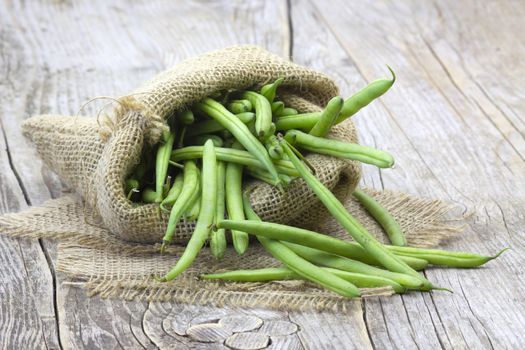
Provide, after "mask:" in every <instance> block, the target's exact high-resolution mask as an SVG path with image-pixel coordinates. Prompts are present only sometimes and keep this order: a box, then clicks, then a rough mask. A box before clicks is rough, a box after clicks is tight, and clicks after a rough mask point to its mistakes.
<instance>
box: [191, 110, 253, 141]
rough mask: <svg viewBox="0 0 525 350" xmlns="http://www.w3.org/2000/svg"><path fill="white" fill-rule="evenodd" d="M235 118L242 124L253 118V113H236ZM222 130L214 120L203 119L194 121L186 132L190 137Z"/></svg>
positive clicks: (220, 125) (222, 127)
mask: <svg viewBox="0 0 525 350" xmlns="http://www.w3.org/2000/svg"><path fill="white" fill-rule="evenodd" d="M236 116H237V118H238V119H239V120H240V121H241V122H243V123H244V124H247V123H249V122H250V121H252V120H255V114H254V113H239V114H236ZM221 130H224V126H222V124H220V123H219V122H218V121H216V120H213V119H212V120H205V121H202V122H199V123H195V124H193V125H192V127H191V128H190V129H189V130H188V131H187V132H186V136H187V137H192V136H196V135H202V134H213V133H215V132H218V131H221Z"/></svg>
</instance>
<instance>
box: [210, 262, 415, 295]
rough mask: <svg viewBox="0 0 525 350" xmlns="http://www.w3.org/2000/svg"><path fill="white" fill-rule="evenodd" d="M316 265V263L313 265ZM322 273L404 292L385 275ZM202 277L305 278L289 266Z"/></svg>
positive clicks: (359, 284)
mask: <svg viewBox="0 0 525 350" xmlns="http://www.w3.org/2000/svg"><path fill="white" fill-rule="evenodd" d="M313 266H315V265H313ZM316 267H317V266H316ZM319 269H320V271H321V272H322V273H325V274H328V273H331V274H333V275H334V276H337V277H339V278H341V279H343V280H345V281H348V282H350V283H352V284H353V285H354V286H355V287H359V288H377V287H392V289H393V290H394V291H395V292H396V293H404V292H405V291H406V288H404V287H403V286H402V285H400V284H399V283H397V282H395V281H393V280H390V279H388V278H385V277H380V276H371V275H366V274H362V273H355V272H347V271H341V270H337V269H331V268H327V267H321V268H319ZM200 278H202V279H221V280H225V281H236V282H267V281H281V280H298V279H305V278H302V277H301V276H300V275H299V274H297V273H295V272H293V271H292V270H291V269H289V268H287V267H270V268H265V269H254V270H236V271H227V272H219V273H211V274H203V275H200Z"/></svg>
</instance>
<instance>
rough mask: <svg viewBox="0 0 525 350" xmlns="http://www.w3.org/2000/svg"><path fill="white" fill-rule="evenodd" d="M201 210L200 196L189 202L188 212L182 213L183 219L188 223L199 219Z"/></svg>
mask: <svg viewBox="0 0 525 350" xmlns="http://www.w3.org/2000/svg"><path fill="white" fill-rule="evenodd" d="M200 210H201V196H200V192H199V195H198V196H197V197H196V198H195V199H194V200H193V201H192V202H191V206H190V207H189V209H188V211H187V212H185V213H184V218H185V219H186V220H188V221H195V220H197V218H198V217H199V213H200Z"/></svg>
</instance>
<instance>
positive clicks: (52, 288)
mask: <svg viewBox="0 0 525 350" xmlns="http://www.w3.org/2000/svg"><path fill="white" fill-rule="evenodd" d="M0 3H1V5H0V130H1V134H0V212H11V211H19V210H23V209H25V208H27V207H28V206H29V205H38V204H40V203H42V202H43V201H45V200H47V199H49V198H53V197H57V196H60V195H61V192H62V191H63V189H62V187H61V184H60V181H59V180H58V179H57V178H56V176H54V175H53V173H52V172H50V171H49V170H48V169H46V168H45V167H44V166H42V164H41V162H40V161H39V160H38V159H37V158H36V155H35V153H34V151H33V150H32V148H31V145H30V144H29V143H28V142H27V141H26V140H25V139H24V138H22V136H21V134H20V122H21V121H22V120H23V119H24V118H27V117H29V116H31V115H33V114H39V113H48V112H50V113H62V114H75V113H76V112H77V111H78V109H79V106H80V105H81V104H82V103H83V102H85V101H86V100H87V99H89V98H91V97H94V96H99V95H110V96H118V95H122V94H125V93H127V92H128V91H130V90H131V89H132V88H134V87H136V86H137V85H138V84H140V82H142V81H143V80H145V79H147V78H149V77H151V76H152V75H154V74H155V73H156V72H159V71H161V70H163V69H165V68H167V67H169V66H171V65H172V64H173V63H176V62H177V61H179V60H181V59H184V58H187V57H189V56H192V55H195V54H198V53H203V52H206V51H209V50H212V49H217V48H222V47H224V46H228V45H232V44H237V43H253V44H258V45H261V46H263V47H266V48H267V49H269V50H271V51H272V52H275V53H278V54H280V55H283V56H289V57H291V58H292V59H293V60H294V61H295V62H298V63H301V64H304V65H307V66H309V67H312V68H315V69H318V70H320V71H323V72H325V73H327V74H329V75H331V76H332V77H334V78H335V79H336V80H337V82H338V83H339V84H340V86H341V89H342V94H343V96H348V95H349V94H350V93H352V92H353V91H356V89H358V88H360V87H363V86H364V85H365V84H366V83H367V82H369V81H371V80H373V79H376V78H379V77H383V76H387V75H388V72H387V70H386V67H385V64H389V65H391V66H392V67H393V68H394V70H395V71H396V73H397V75H398V81H397V82H396V84H395V86H394V88H393V89H392V90H391V91H390V92H388V93H387V94H386V95H385V96H384V97H383V98H381V100H380V101H377V102H375V103H373V104H372V105H370V106H369V107H367V108H366V110H363V111H362V112H360V113H359V115H358V116H356V117H355V120H356V122H357V124H358V127H359V133H360V137H361V141H362V143H363V144H367V145H372V146H377V147H380V148H384V149H386V150H389V151H391V152H392V153H393V154H394V155H395V157H396V160H397V165H396V167H395V169H391V170H378V169H375V168H373V167H370V166H365V167H364V170H365V175H364V178H363V184H366V185H367V186H372V187H375V188H378V189H381V188H388V189H396V190H403V191H406V192H409V193H412V194H417V195H420V196H424V197H433V198H441V199H444V200H448V201H451V202H454V203H457V204H459V205H460V206H461V207H462V208H464V211H465V212H472V214H473V216H472V220H471V221H470V223H469V225H468V227H467V228H466V231H465V234H464V235H463V236H462V237H461V239H459V240H457V241H456V242H454V243H452V244H451V246H450V247H451V248H453V249H465V250H474V251H478V252H481V253H487V254H490V253H494V252H496V251H497V250H499V249H501V248H503V247H506V246H511V247H512V249H513V250H512V251H510V252H509V253H507V254H505V255H503V256H502V257H501V258H500V259H498V260H497V261H495V262H491V263H490V264H488V265H487V266H486V267H485V268H480V269H476V270H459V269H447V270H445V269H429V270H428V271H427V272H426V275H427V276H428V277H429V278H430V279H431V280H432V281H435V282H436V284H437V285H440V286H446V287H449V288H452V289H453V290H454V291H455V293H454V294H453V295H451V294H448V293H443V292H436V293H430V294H428V293H426V294H422V293H409V294H407V295H404V296H393V297H382V298H373V299H367V300H362V301H360V302H356V303H355V306H354V307H355V310H353V311H356V310H357V311H358V312H354V313H340V314H331V313H313V312H281V311H269V310H260V309H257V310H239V309H234V308H227V309H217V308H212V307H197V306H185V305H180V304H176V303H146V302H122V301H118V300H101V299H99V298H96V297H95V298H87V297H86V296H85V295H84V292H83V291H82V290H80V289H78V288H75V287H74V286H72V285H68V284H65V283H64V279H63V276H61V275H60V274H55V270H54V269H55V267H54V261H55V245H54V243H53V242H50V241H23V240H15V239H10V238H6V237H2V236H0V266H1V268H0V347H1V348H4V349H29V348H47V349H58V348H67V349H79V348H89V349H94V348H104V349H111V348H139V349H140V348H148V349H154V348H163V349H167V348H217V349H220V348H225V346H224V345H222V343H221V342H216V343H213V344H204V343H198V342H194V341H193V340H192V338H191V337H189V336H187V335H185V333H186V331H187V329H188V327H189V325H190V323H191V324H193V325H195V324H199V323H203V322H207V321H210V320H211V321H214V320H217V319H221V318H222V319H223V320H224V318H223V317H224V316H225V315H236V316H242V315H245V316H244V318H242V317H241V318H238V319H237V320H239V319H240V320H241V321H242V322H241V323H243V324H244V326H246V325H247V324H249V323H250V322H255V323H260V322H261V321H262V322H263V328H261V329H259V330H258V331H253V332H249V333H239V334H241V335H239V336H237V337H236V339H234V342H233V343H235V344H237V346H239V347H241V348H242V347H250V346H252V347H255V346H257V345H258V344H263V345H264V344H266V343H267V342H268V341H269V338H268V335H269V336H270V337H271V345H270V347H269V348H272V349H303V348H305V349H323V348H324V349H350V348H358V349H362V348H368V349H370V348H377V349H390V348H397V349H435V348H438V349H439V348H445V349H450V348H457V349H463V348H473V349H503V348H507V349H517V348H523V346H524V345H525V333H524V332H523V330H524V329H525V302H524V292H523V285H524V282H525V277H524V274H523V269H524V266H525V259H524V254H525V233H524V227H525V181H524V177H525V165H524V157H525V140H524V132H525V121H524V118H523V115H524V113H525V102H524V101H525V83H524V78H525V37H524V35H523V18H525V2H524V1H510V0H509V1H490V0H487V1H475V0H472V1H457V0H448V1H436V2H432V1H419V0H413V1H395V0H384V1H372V0H370V1H345V0H330V1H317V2H316V1H313V0H312V1H307V0H290V1H278V0H271V1H263V0H260V1H240V0H238V1H233V0H224V1H222V0H221V1H219V0H217V1H201V0H193V1H187V2H183V1H168V0H166V1H132V2H128V1H113V2H111V3H110V2H107V1H102V0H97V1H68V0H64V1H58V0H56V1H49V0H48V1H25V2H18V1H9V0H2V1H0ZM97 107H99V105H96V104H94V105H90V106H89V107H88V108H87V110H86V112H87V113H94V111H95V109H96V108H97ZM250 315H251V316H250ZM355 315H358V317H356V316H355ZM254 316H255V317H254ZM230 320H231V319H230ZM198 331H199V328H198V327H197V328H195V327H193V328H192V329H191V332H190V333H192V332H193V333H195V332H196V333H198ZM216 333H217V332H216ZM218 333H220V332H218ZM194 336H196V337H199V335H198V334H197V335H195V334H194ZM217 337H218V339H223V338H224V337H222V335H221V334H219V335H218V336H217ZM221 337H222V338H221ZM233 343H232V341H231V340H230V344H233Z"/></svg>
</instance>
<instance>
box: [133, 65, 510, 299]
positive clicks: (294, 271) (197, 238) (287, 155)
mask: <svg viewBox="0 0 525 350" xmlns="http://www.w3.org/2000/svg"><path fill="white" fill-rule="evenodd" d="M282 81H283V80H282V79H278V80H277V81H275V82H273V83H271V84H268V85H265V86H263V87H262V88H261V90H260V91H243V92H232V93H228V94H224V95H220V96H216V97H215V98H205V99H203V100H202V101H200V102H198V103H196V104H195V105H194V106H192V108H191V109H189V110H187V111H184V112H182V113H180V114H177V115H176V116H174V118H171V120H170V128H171V131H169V132H165V134H164V135H163V138H162V141H161V142H160V143H159V145H158V146H157V149H156V153H155V152H152V155H151V157H148V156H149V155H148V154H145V155H144V157H143V159H142V162H141V164H139V165H138V166H137V168H136V169H135V170H134V172H133V173H132V174H131V175H130V177H129V178H128V179H127V181H126V193H127V195H128V198H129V199H130V200H132V201H134V202H138V203H140V202H141V203H157V204H158V205H159V207H160V210H164V211H168V212H169V213H170V216H169V222H168V226H167V230H166V234H165V236H164V238H163V242H162V246H161V251H163V250H164V249H165V247H166V246H167V245H168V244H170V242H171V241H172V239H173V236H174V234H175V230H176V225H177V223H178V222H179V221H180V220H181V219H182V218H183V217H185V218H186V219H189V220H197V223H196V227H195V230H194V232H193V234H192V236H191V238H190V240H189V242H188V244H187V246H186V249H185V251H184V253H183V254H182V256H181V257H180V258H179V260H178V261H177V263H176V265H175V266H174V267H173V268H172V269H171V270H170V271H169V272H167V273H166V275H165V276H163V277H161V278H159V280H160V281H170V280H173V279H174V278H176V277H177V276H178V275H180V274H181V273H182V272H183V271H184V270H186V269H187V268H188V267H189V266H190V265H191V264H192V262H193V261H194V260H195V259H196V257H197V255H198V253H199V251H200V250H201V249H202V248H203V246H204V245H205V243H206V242H207V241H209V247H210V250H211V253H212V254H213V255H214V256H215V257H216V258H217V259H220V258H221V257H222V256H223V255H224V253H225V250H226V245H227V242H226V230H230V232H231V235H232V242H233V246H234V248H235V251H236V252H237V253H238V254H239V255H241V254H243V253H244V252H245V251H246V250H247V249H248V247H249V235H250V234H251V235H255V236H256V238H257V240H258V241H259V242H260V243H261V244H262V246H263V247H264V248H265V249H266V250H267V251H268V252H269V253H270V254H271V255H272V256H273V257H275V258H276V259H277V260H279V261H280V262H281V263H282V267H278V268H267V269H258V270H238V271H229V272H221V273H214V274H203V275H201V278H205V279H222V280H229V281H249V282H255V281H259V282H260V281H272V280H283V279H305V280H308V281H311V282H314V283H316V284H319V285H321V286H323V287H325V288H327V289H329V290H331V291H333V292H335V293H338V294H340V295H343V296H346V297H357V296H359V295H360V291H359V288H371V287H384V286H390V287H392V289H393V290H394V291H395V292H396V293H403V292H405V291H407V290H409V289H415V290H422V291H429V290H432V289H440V288H436V287H435V286H433V285H432V283H431V282H430V281H428V280H427V279H426V278H425V277H424V276H423V275H422V274H420V273H418V272H417V271H419V270H422V269H424V268H425V267H426V266H427V265H429V264H430V265H440V266H453V267H476V266H480V265H483V264H484V263H486V262H488V261H489V260H491V259H493V258H495V257H496V256H498V255H499V254H501V252H500V253H499V254H498V255H496V256H493V257H490V256H481V255H478V254H474V253H467V252H449V251H444V250H437V249H420V248H413V247H407V246H406V245H407V243H406V238H405V235H404V234H403V231H402V230H401V228H400V226H399V225H398V224H397V223H396V221H395V219H394V218H393V217H392V216H391V215H390V214H389V213H388V212H387V211H386V210H385V209H384V208H382V207H381V206H380V205H379V204H378V203H377V202H376V201H375V200H374V199H373V198H372V197H370V196H369V195H367V194H366V193H364V192H362V191H360V190H355V192H354V193H353V195H354V196H355V198H357V199H358V200H359V202H360V203H361V204H362V205H363V206H364V207H365V208H366V209H367V210H368V212H369V213H370V214H371V216H372V217H374V218H375V219H376V220H377V222H378V223H379V224H380V225H381V226H382V227H383V229H384V230H385V232H386V233H387V235H388V237H389V238H390V242H391V245H384V244H381V243H380V242H379V241H377V239H376V238H374V237H373V236H372V235H371V234H370V233H369V232H368V231H367V230H366V229H365V228H364V227H363V226H362V225H361V224H360V223H359V222H358V221H357V220H356V219H355V218H354V217H353V216H352V215H351V214H350V213H348V212H347V210H346V209H345V208H344V206H343V205H342V204H341V202H339V200H338V199H337V198H336V197H335V196H334V195H333V194H332V193H331V191H330V190H329V189H327V188H326V187H325V186H324V185H323V184H322V183H321V182H320V181H319V180H318V179H317V178H316V176H315V174H314V173H313V172H312V170H311V167H310V166H309V164H308V162H307V161H306V159H305V158H304V157H302V155H301V152H315V153H319V154H325V155H330V156H333V157H339V158H345V159H352V160H357V161H360V162H363V163H368V164H372V165H375V166H378V167H381V168H387V167H391V166H392V165H393V163H394V160H393V158H392V156H391V155H390V154H388V153H387V152H384V151H380V150H377V149H374V148H371V147H366V146H362V145H357V144H351V143H346V142H341V141H337V140H333V139H328V138H326V135H327V133H328V132H329V130H330V129H331V127H332V126H333V125H336V124H338V123H341V122H342V121H344V120H345V119H346V118H348V117H350V116H352V115H354V114H355V113H356V112H358V111H359V110H360V109H361V108H363V107H365V106H366V105H368V104H369V103H370V102H372V101H373V100H374V99H376V98H378V97H379V96H381V95H382V94H384V93H385V92H386V91H387V90H388V89H389V88H390V87H391V86H392V84H393V83H394V81H395V76H394V75H393V72H392V79H381V80H376V81H374V82H372V83H370V84H369V85H368V86H366V87H365V88H364V89H362V90H360V91H358V92H357V93H356V94H355V95H353V96H351V97H350V98H348V99H346V100H343V99H342V98H340V97H334V98H333V99H331V100H330V101H329V102H328V104H327V105H326V107H325V109H324V110H323V111H322V112H317V113H306V114H299V113H298V112H297V111H296V110H295V109H293V108H289V107H287V106H285V104H284V103H283V102H282V101H278V100H276V91H277V87H278V86H279V85H280V84H281V83H282ZM154 155H156V159H153V156H154ZM246 177H253V178H257V179H260V180H262V181H265V182H267V183H270V184H272V185H274V186H276V187H278V188H279V189H281V190H282V191H286V187H287V186H288V185H289V184H290V182H291V181H293V180H294V179H296V178H299V177H301V178H303V179H304V181H305V182H306V183H307V184H308V186H309V187H310V188H311V189H312V191H313V192H314V193H315V194H316V196H317V197H318V199H319V200H320V201H321V202H322V203H323V204H324V205H325V206H326V208H327V209H328V211H329V212H330V213H331V215H332V216H333V217H334V218H335V219H336V220H337V222H338V223H339V224H340V225H341V226H342V227H344V228H345V230H346V231H347V232H348V233H349V234H350V235H351V236H352V238H353V239H354V241H353V242H349V241H343V240H340V239H337V238H334V237H331V236H329V235H326V234H322V233H317V232H313V231H309V230H305V229H301V228H297V227H292V226H286V225H280V224H275V223H270V222H264V221H261V219H260V218H259V217H258V216H257V214H256V213H255V212H254V211H253V210H252V208H251V206H250V202H249V200H248V197H247V196H246V193H244V194H243V191H242V183H243V179H244V180H245V179H246ZM226 218H227V219H226Z"/></svg>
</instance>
